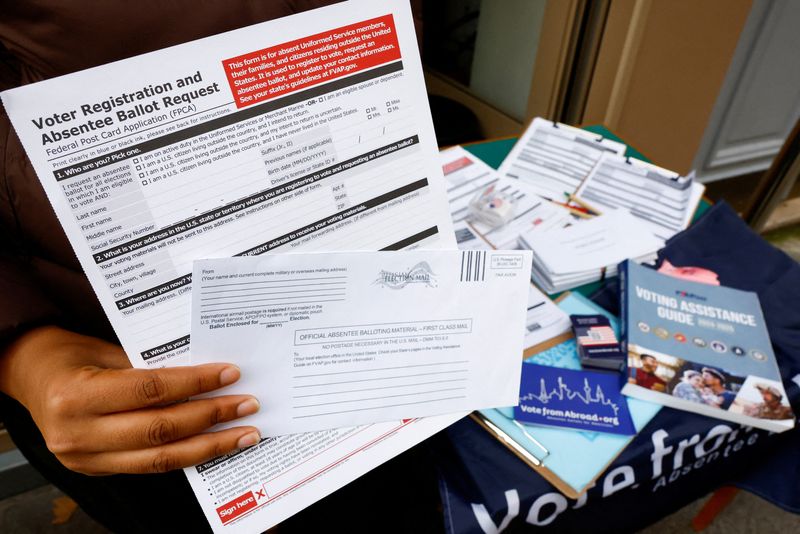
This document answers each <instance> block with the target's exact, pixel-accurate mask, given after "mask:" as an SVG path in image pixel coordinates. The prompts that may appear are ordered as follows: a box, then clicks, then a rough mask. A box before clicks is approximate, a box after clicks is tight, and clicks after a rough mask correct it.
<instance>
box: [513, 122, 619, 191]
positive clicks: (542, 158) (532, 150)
mask: <svg viewBox="0 0 800 534" xmlns="http://www.w3.org/2000/svg"><path fill="white" fill-rule="evenodd" d="M624 153H625V145H624V144H622V143H618V142H616V141H612V140H611V139H606V138H604V137H602V136H600V135H598V134H595V133H592V132H589V131H586V130H581V129H580V128H574V127H572V126H567V125H566V124H561V123H558V122H551V121H548V120H546V119H542V118H540V117H536V118H535V119H533V122H531V124H530V126H528V128H527V129H526V130H525V132H524V133H523V134H522V136H521V137H520V138H519V140H518V141H517V143H516V144H515V145H514V148H512V149H511V152H509V154H508V156H506V159H505V160H503V164H502V165H500V168H499V169H498V172H499V173H500V175H501V176H505V177H507V178H514V179H518V180H520V181H522V182H525V183H526V184H528V185H530V186H531V187H532V188H533V189H534V191H535V192H536V193H537V194H539V195H541V196H543V197H545V198H548V199H550V200H556V201H558V202H564V201H565V200H566V196H565V195H564V193H567V194H569V195H571V194H573V193H574V192H575V190H576V189H577V188H578V186H579V185H580V183H581V181H582V180H583V179H584V178H586V176H587V175H588V174H589V171H591V170H592V167H594V165H595V164H596V163H597V160H599V159H600V156H601V155H603V154H624Z"/></svg>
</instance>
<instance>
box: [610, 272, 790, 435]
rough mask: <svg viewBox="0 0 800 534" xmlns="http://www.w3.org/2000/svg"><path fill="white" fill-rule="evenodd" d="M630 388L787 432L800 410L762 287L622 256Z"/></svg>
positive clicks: (657, 399) (683, 406)
mask: <svg viewBox="0 0 800 534" xmlns="http://www.w3.org/2000/svg"><path fill="white" fill-rule="evenodd" d="M619 272H620V288H621V291H620V298H621V308H620V309H621V312H622V320H621V330H622V333H621V334H622V335H621V336H620V337H621V341H622V345H623V352H626V353H627V367H628V368H627V383H626V384H625V387H624V388H623V390H622V392H623V393H624V394H625V395H629V396H631V397H635V398H638V399H642V400H646V401H650V402H657V403H659V404H663V405H664V406H670V407H672V408H678V409H681V410H687V411H690V412H696V413H700V414H703V415H707V416H709V417H716V418H718V419H724V420H727V421H733V422H736V423H740V424H742V425H750V426H753V427H756V428H762V429H765V430H771V431H774V432H783V431H785V430H789V429H790V428H792V427H794V414H793V413H792V409H791V406H789V401H788V399H787V396H786V391H785V390H784V388H783V383H782V382H781V376H780V372H779V371H778V365H777V363H776V361H775V354H774V353H773V352H772V344H771V343H770V339H769V334H768V332H767V327H766V325H765V324H764V316H763V314H762V313H761V305H760V304H759V301H758V295H756V294H755V293H751V292H749V291H740V290H738V289H732V288H729V287H723V286H717V285H710V284H701V283H698V282H693V281H689V280H685V279H682V278H675V277H672V276H668V275H665V274H661V273H659V272H657V271H655V270H653V269H648V268H647V267H643V266H641V265H638V264H636V263H634V262H631V261H626V262H623V263H622V264H620V268H619Z"/></svg>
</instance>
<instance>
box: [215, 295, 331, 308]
mask: <svg viewBox="0 0 800 534" xmlns="http://www.w3.org/2000/svg"><path fill="white" fill-rule="evenodd" d="M345 295H347V293H326V294H324V295H297V296H295V297H275V298H273V299H251V300H231V301H228V302H215V303H211V304H206V305H205V306H220V305H228V304H248V303H250V302H266V301H269V300H286V299H307V298H309V297H344V296H345ZM243 296H245V297H246V296H247V295H243ZM240 298H241V296H240ZM202 306H203V305H201V307H202Z"/></svg>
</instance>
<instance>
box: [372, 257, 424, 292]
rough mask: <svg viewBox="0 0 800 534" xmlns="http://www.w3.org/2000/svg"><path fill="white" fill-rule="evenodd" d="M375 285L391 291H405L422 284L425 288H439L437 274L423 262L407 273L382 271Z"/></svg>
mask: <svg viewBox="0 0 800 534" xmlns="http://www.w3.org/2000/svg"><path fill="white" fill-rule="evenodd" d="M373 284H377V285H379V286H381V287H388V288H389V289H403V288H404V287H407V286H409V285H412V284H421V285H423V286H425V287H437V280H436V274H435V273H434V272H433V269H431V266H430V265H428V262H426V261H421V262H419V263H417V264H416V265H414V266H413V267H411V268H410V269H408V270H407V271H386V270H381V272H380V273H378V277H377V278H376V279H375V281H374V282H373Z"/></svg>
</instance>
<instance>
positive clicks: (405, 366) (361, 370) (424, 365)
mask: <svg viewBox="0 0 800 534" xmlns="http://www.w3.org/2000/svg"><path fill="white" fill-rule="evenodd" d="M456 363H469V360H457V361H454V362H437V363H417V364H414V365H398V366H397V367H378V368H376V369H357V370H355V371H337V372H335V373H319V374H314V375H297V376H293V377H292V378H311V377H312V376H331V375H349V374H352V373H371V372H372V371H388V370H390V369H408V368H410V367H430V366H432V365H452V364H456Z"/></svg>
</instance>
